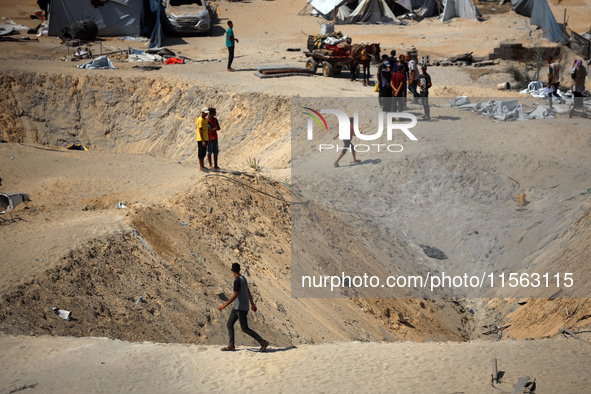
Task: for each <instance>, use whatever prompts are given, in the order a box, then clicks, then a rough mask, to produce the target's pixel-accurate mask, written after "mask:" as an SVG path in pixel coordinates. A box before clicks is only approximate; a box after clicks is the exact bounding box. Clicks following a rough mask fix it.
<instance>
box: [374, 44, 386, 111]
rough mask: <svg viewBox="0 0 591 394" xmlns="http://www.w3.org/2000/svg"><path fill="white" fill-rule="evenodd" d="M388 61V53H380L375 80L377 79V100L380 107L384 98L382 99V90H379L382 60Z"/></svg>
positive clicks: (382, 66)
mask: <svg viewBox="0 0 591 394" xmlns="http://www.w3.org/2000/svg"><path fill="white" fill-rule="evenodd" d="M387 61H388V55H385V54H384V55H382V62H381V63H380V65H379V66H378V73H377V74H376V80H377V81H378V82H377V83H378V101H379V103H380V107H381V106H382V105H383V102H384V100H382V98H383V97H382V91H381V90H380V87H381V86H382V77H381V75H382V69H383V68H384V62H387Z"/></svg>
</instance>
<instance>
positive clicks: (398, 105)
mask: <svg viewBox="0 0 591 394" xmlns="http://www.w3.org/2000/svg"><path fill="white" fill-rule="evenodd" d="M405 81H406V76H405V75H404V68H403V67H401V66H400V64H399V65H398V71H396V72H395V73H393V74H392V79H391V80H390V86H391V87H392V97H393V99H392V101H393V103H392V106H393V108H392V111H393V112H402V111H403V110H404V102H403V101H404V95H403V94H404V90H405V84H404V82H405ZM397 120H398V118H397Z"/></svg>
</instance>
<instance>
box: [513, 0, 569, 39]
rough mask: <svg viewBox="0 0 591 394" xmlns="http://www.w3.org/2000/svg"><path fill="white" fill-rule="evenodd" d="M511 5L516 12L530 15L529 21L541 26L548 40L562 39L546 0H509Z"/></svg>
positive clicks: (560, 31)
mask: <svg viewBox="0 0 591 394" xmlns="http://www.w3.org/2000/svg"><path fill="white" fill-rule="evenodd" d="M511 5H512V6H513V11H515V12H516V13H518V14H520V15H523V16H529V17H531V19H530V22H529V23H530V24H532V25H535V26H538V27H539V28H541V29H542V30H543V31H544V37H545V38H547V39H548V40H549V41H552V42H558V41H560V40H562V30H560V26H558V22H556V18H554V14H553V13H552V10H551V9H550V6H549V5H548V0H511Z"/></svg>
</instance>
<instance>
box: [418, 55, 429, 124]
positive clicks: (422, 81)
mask: <svg viewBox="0 0 591 394" xmlns="http://www.w3.org/2000/svg"><path fill="white" fill-rule="evenodd" d="M421 71H422V72H423V73H422V74H421V77H420V78H419V87H420V88H421V101H422V102H423V109H424V110H425V115H423V119H425V120H429V119H431V111H430V110H429V88H430V87H431V76H430V75H429V74H427V65H426V64H423V65H422V66H421Z"/></svg>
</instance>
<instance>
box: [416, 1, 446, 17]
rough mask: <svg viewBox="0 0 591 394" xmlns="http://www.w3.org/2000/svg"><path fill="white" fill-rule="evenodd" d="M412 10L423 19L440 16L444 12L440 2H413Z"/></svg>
mask: <svg viewBox="0 0 591 394" xmlns="http://www.w3.org/2000/svg"><path fill="white" fill-rule="evenodd" d="M412 8H413V10H417V15H419V16H422V17H423V18H428V17H430V16H439V14H441V11H442V8H441V6H440V3H439V0H412Z"/></svg>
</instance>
